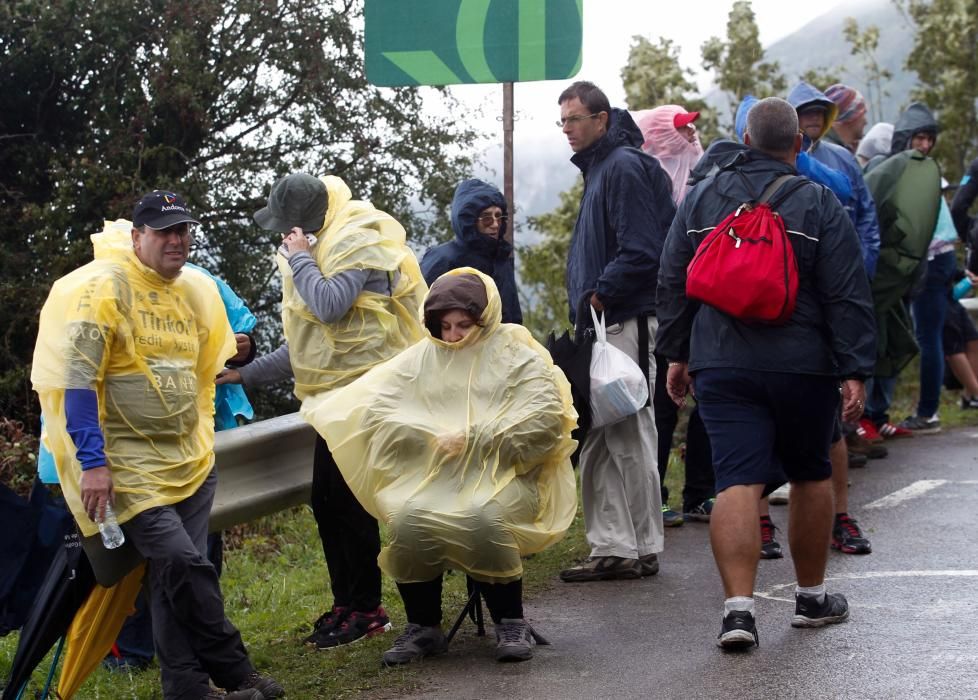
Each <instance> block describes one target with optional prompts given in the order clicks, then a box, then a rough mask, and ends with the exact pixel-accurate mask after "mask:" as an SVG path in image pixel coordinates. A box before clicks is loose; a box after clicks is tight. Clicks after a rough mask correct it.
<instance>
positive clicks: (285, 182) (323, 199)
mask: <svg viewBox="0 0 978 700" xmlns="http://www.w3.org/2000/svg"><path fill="white" fill-rule="evenodd" d="M328 205H329V197H328V195H327V194H326V185H325V183H323V181H322V180H320V179H319V178H317V177H313V176H312V175H308V174H306V173H292V174H291V175H286V176H285V177H283V178H280V179H279V180H278V182H276V183H275V184H274V185H272V191H271V192H269V194H268V206H267V207H265V208H263V209H259V210H258V211H256V212H255V222H256V223H257V224H258V225H259V226H261V227H262V228H263V229H265V230H266V231H278V232H279V233H282V232H284V231H288V230H290V229H292V227H293V226H298V227H299V228H301V229H302V230H303V231H306V232H308V233H315V232H317V231H319V229H321V228H322V227H323V224H324V223H325V222H326V208H327V207H328Z"/></svg>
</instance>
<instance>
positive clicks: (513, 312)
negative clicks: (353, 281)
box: [421, 179, 523, 323]
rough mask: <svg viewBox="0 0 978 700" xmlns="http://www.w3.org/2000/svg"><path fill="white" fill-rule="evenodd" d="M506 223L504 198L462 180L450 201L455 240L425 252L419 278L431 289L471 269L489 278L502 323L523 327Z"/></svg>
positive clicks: (484, 185)
mask: <svg viewBox="0 0 978 700" xmlns="http://www.w3.org/2000/svg"><path fill="white" fill-rule="evenodd" d="M508 223H509V214H508V213H507V207H506V198H505V197H503V193H502V192H500V191H499V190H498V189H497V188H495V187H493V186H492V185H490V184H489V183H488V182H483V181H482V180H475V179H472V180H464V181H463V182H461V183H460V184H459V186H458V187H456V188H455V197H454V199H452V229H454V231H455V240H452V241H448V242H447V243H442V244H441V245H438V246H435V247H434V248H431V249H429V250H428V252H427V253H425V254H424V257H423V258H422V259H421V274H423V275H424V281H425V282H427V283H428V286H429V287H430V286H431V285H432V284H434V282H435V280H436V279H438V278H439V277H440V276H441V275H443V274H445V273H446V272H448V271H449V270H454V269H455V268H456V267H474V268H475V269H476V270H478V271H479V272H482V273H484V274H487V275H489V276H490V277H492V281H493V282H495V283H496V288H497V289H499V297H500V299H501V300H502V303H503V323H523V312H522V310H521V309H520V297H519V294H518V292H517V289H516V272H515V270H514V269H513V255H512V254H513V245H512V243H510V242H509V241H507V240H506V226H507V224H508Z"/></svg>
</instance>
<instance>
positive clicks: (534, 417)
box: [302, 268, 577, 665]
mask: <svg viewBox="0 0 978 700" xmlns="http://www.w3.org/2000/svg"><path fill="white" fill-rule="evenodd" d="M500 308H501V305H500V299H499V294H498V292H497V290H496V286H495V284H494V283H493V281H492V279H491V278H490V277H488V276H487V275H484V274H482V273H480V272H477V271H476V270H474V269H472V268H459V269H456V270H453V271H451V272H448V273H446V274H444V275H442V276H441V277H439V278H438V279H437V280H436V281H435V282H434V283H433V284H432V287H431V291H430V293H429V295H428V297H427V298H426V299H425V303H424V321H425V326H426V327H427V329H428V331H429V335H428V336H427V337H426V338H425V339H424V340H423V341H421V342H420V343H418V344H416V345H414V346H412V347H411V348H408V349H407V350H405V351H404V352H402V353H401V354H400V355H398V356H397V357H395V358H394V359H392V360H391V361H389V362H387V363H386V364H384V365H381V366H380V367H376V368H375V369H373V370H371V371H370V372H368V373H367V374H366V375H364V376H363V377H361V378H360V379H359V380H357V381H356V382H354V383H353V384H351V385H349V386H347V387H345V388H343V389H340V390H338V391H336V392H333V393H331V394H329V395H326V396H324V397H321V398H320V397H317V398H315V399H311V400H309V401H306V402H305V403H304V404H303V409H302V413H303V415H304V416H305V417H306V419H307V420H308V421H309V422H310V423H312V425H313V426H314V427H315V428H316V430H317V431H319V433H320V434H321V435H323V436H324V437H325V438H326V441H327V442H328V443H329V445H330V448H331V449H332V452H333V457H334V458H335V460H336V463H337V464H338V465H339V468H340V471H341V472H342V473H343V476H344V477H346V480H347V483H348V484H349V486H350V489H351V490H352V491H353V493H354V494H355V495H356V497H357V498H358V499H359V500H360V502H361V503H363V505H364V507H365V508H366V509H367V510H368V511H369V512H370V513H371V514H372V515H374V516H376V517H377V518H379V519H382V520H383V521H384V522H385V523H387V525H388V526H389V528H390V534H391V541H390V544H389V545H388V546H387V547H385V548H384V550H383V552H382V553H381V555H380V564H381V567H382V568H383V569H384V571H385V572H386V573H387V574H389V575H390V576H392V577H393V578H394V580H395V581H397V586H398V590H399V591H400V593H401V596H402V598H403V599H404V608H405V610H406V612H407V618H408V626H407V628H406V630H405V631H404V633H403V634H402V635H401V636H400V637H399V638H398V639H397V641H396V642H395V644H394V647H393V648H392V649H390V650H389V651H388V652H386V653H385V654H384V662H385V663H386V664H387V665H397V664H404V663H409V662H411V661H416V660H420V659H422V658H424V657H426V656H431V655H433V654H437V653H440V652H442V651H444V650H445V638H444V635H443V634H442V631H441V626H440V623H441V582H442V573H443V572H444V571H445V570H447V569H458V570H461V571H465V572H466V573H467V574H468V575H469V576H471V577H472V578H474V579H476V580H477V581H479V582H481V583H480V589H481V591H482V594H483V596H484V597H485V599H486V603H487V605H488V608H489V612H490V615H491V616H492V618H493V622H494V623H495V627H496V638H497V647H496V657H497V659H498V660H500V661H522V660H525V659H529V658H530V657H531V656H532V648H531V647H532V644H533V635H532V630H531V629H530V628H529V625H528V624H527V623H526V620H525V619H524V618H523V605H522V575H523V565H522V561H521V556H523V555H526V554H530V553H533V552H539V551H541V550H543V549H545V548H546V547H548V546H550V545H551V544H553V543H554V542H556V541H557V540H559V539H560V538H561V537H563V535H564V532H565V531H566V530H567V528H568V527H569V526H570V523H571V521H572V519H573V517H574V512H575V510H576V507H577V493H576V490H575V484H574V475H573V471H572V469H571V465H570V455H571V453H572V452H573V451H574V446H575V442H574V441H573V440H572V439H571V437H570V435H571V431H572V430H573V428H574V426H575V425H576V421H577V414H576V413H575V411H574V408H573V404H572V401H571V397H570V386H569V384H568V383H567V380H566V379H565V377H564V375H563V373H562V372H561V371H560V369H558V368H556V367H555V366H554V364H553V362H552V361H551V359H550V355H549V354H548V353H547V351H546V350H544V349H543V348H542V347H541V346H540V345H539V344H538V343H537V342H536V341H534V340H533V337H532V336H531V335H530V333H529V331H527V330H526V329H525V328H523V327H522V326H517V325H514V324H504V323H500V318H501V311H500Z"/></svg>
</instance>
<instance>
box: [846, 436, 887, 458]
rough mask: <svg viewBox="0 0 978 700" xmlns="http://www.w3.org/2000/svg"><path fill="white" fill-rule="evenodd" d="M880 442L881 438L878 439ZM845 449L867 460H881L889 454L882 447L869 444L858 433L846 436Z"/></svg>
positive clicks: (877, 444) (876, 444)
mask: <svg viewBox="0 0 978 700" xmlns="http://www.w3.org/2000/svg"><path fill="white" fill-rule="evenodd" d="M880 441H882V438H880ZM846 449H848V450H849V452H850V453H855V454H857V455H864V456H866V457H868V458H869V459H883V458H884V457H886V455H888V454H889V451H888V450H887V449H886V448H885V447H883V445H881V444H879V443H874V442H870V441H869V440H867V439H866V438H864V437H862V436H861V435H860V434H859V433H858V432H855V433H849V434H848V435H846Z"/></svg>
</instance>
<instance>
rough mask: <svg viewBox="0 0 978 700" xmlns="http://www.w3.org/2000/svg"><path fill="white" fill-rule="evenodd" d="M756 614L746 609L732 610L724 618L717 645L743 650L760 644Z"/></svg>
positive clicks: (723, 647)
mask: <svg viewBox="0 0 978 700" xmlns="http://www.w3.org/2000/svg"><path fill="white" fill-rule="evenodd" d="M760 645H761V642H760V639H759V638H758V636H757V625H756V624H755V622H754V616H753V615H752V614H751V613H749V612H747V611H746V610H731V611H730V612H728V613H727V614H726V615H725V616H724V618H723V624H722V625H721V626H720V634H718V635H717V646H718V647H720V648H722V649H730V650H734V651H736V650H741V649H748V648H750V647H754V646H758V647H759V646H760Z"/></svg>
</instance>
